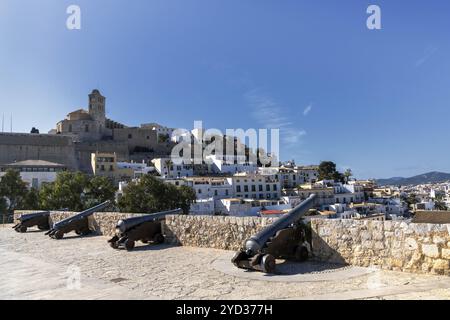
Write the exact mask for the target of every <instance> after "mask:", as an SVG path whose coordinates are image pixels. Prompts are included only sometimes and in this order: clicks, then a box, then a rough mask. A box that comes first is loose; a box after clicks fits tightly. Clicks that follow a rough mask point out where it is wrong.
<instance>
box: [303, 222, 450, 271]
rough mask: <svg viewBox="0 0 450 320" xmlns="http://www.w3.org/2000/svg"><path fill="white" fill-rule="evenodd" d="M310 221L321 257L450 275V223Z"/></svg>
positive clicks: (314, 246)
mask: <svg viewBox="0 0 450 320" xmlns="http://www.w3.org/2000/svg"><path fill="white" fill-rule="evenodd" d="M311 224H312V230H313V232H312V247H313V252H314V255H315V257H316V258H317V259H319V260H322V261H328V262H336V263H346V264H351V265H355V266H363V267H368V266H377V267H380V268H382V269H387V270H394V271H407V272H414V273H433V274H443V275H450V236H449V233H450V224H447V225H439V224H416V223H406V222H395V221H384V222H382V221H367V220H366V221H364V220H324V219H314V220H312V221H311Z"/></svg>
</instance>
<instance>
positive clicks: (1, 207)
mask: <svg viewBox="0 0 450 320" xmlns="http://www.w3.org/2000/svg"><path fill="white" fill-rule="evenodd" d="M6 208H7V205H6V199H5V198H3V197H1V196H0V222H1V223H3V221H6V219H5V218H6V214H7V212H6Z"/></svg>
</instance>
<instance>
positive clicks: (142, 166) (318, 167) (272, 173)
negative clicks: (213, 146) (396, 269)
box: [0, 89, 450, 221]
mask: <svg viewBox="0 0 450 320" xmlns="http://www.w3.org/2000/svg"><path fill="white" fill-rule="evenodd" d="M175 131H176V129H175V128H170V127H166V126H163V125H159V124H156V123H150V124H144V125H141V127H127V126H126V125H124V124H121V123H119V122H116V121H113V120H110V119H108V118H107V117H106V98H105V97H104V96H102V95H101V93H100V91H99V90H97V89H95V90H93V91H92V93H91V94H89V106H88V110H84V109H79V110H76V111H74V112H71V113H69V114H68V115H67V117H66V119H64V120H62V121H60V122H58V123H57V124H56V128H55V129H53V130H51V131H50V132H49V133H48V134H40V133H39V131H38V130H37V129H35V128H33V131H32V133H30V134H25V133H18V134H13V133H8V134H4V133H2V134H0V149H1V151H2V152H1V153H0V154H1V155H2V156H1V158H2V159H0V161H1V162H0V177H1V176H4V175H5V174H6V172H8V170H14V171H16V172H18V173H20V177H21V179H22V180H23V181H24V182H26V183H27V186H28V188H30V189H31V188H32V189H34V190H39V189H41V188H42V187H43V186H45V185H46V184H51V183H54V182H55V181H56V179H57V176H58V175H59V174H60V173H61V172H78V171H81V172H84V173H85V174H87V175H89V176H94V177H104V178H107V179H108V180H109V181H110V182H111V184H112V185H114V187H115V190H116V192H115V199H116V200H117V201H119V200H120V199H121V197H122V196H123V194H124V192H126V190H127V186H128V185H129V184H130V183H137V182H139V180H140V179H141V178H142V177H143V176H145V175H150V176H152V177H154V178H156V179H159V180H160V181H161V182H163V183H164V184H170V185H173V186H175V187H181V186H184V187H188V188H190V189H191V190H192V192H193V193H195V197H194V198H195V199H192V200H193V201H192V203H191V205H190V209H189V214H191V215H227V216H269V217H278V216H281V215H283V214H284V213H286V212H288V211H289V210H291V209H292V208H294V207H296V206H297V205H298V204H299V203H300V202H301V201H303V200H304V199H307V198H308V197H309V196H310V195H311V194H316V195H317V198H316V200H315V203H314V209H315V210H313V211H312V212H311V213H310V214H309V216H308V217H307V219H310V218H322V219H357V220H379V221H384V220H410V219H411V218H412V217H413V213H415V212H420V211H430V212H434V211H438V210H440V211H445V210H447V209H448V207H449V206H450V182H446V183H436V184H424V185H416V186H378V185H377V183H376V181H375V180H358V179H355V178H353V177H352V172H351V170H347V171H346V172H345V173H339V172H338V171H337V170H336V164H334V163H333V162H331V161H323V162H322V163H319V164H315V165H306V164H303V165H300V164H297V163H296V162H295V161H294V160H291V161H287V162H279V161H275V160H274V161H272V162H273V163H271V165H270V166H266V165H261V164H260V163H258V162H259V161H253V162H252V161H249V160H248V159H249V158H248V157H245V156H244V158H243V159H242V161H236V157H235V156H231V157H230V156H229V155H226V156H220V155H212V156H209V157H208V158H207V159H205V161H203V162H202V163H201V164H200V165H199V164H195V163H194V162H193V161H184V162H183V163H181V164H175V163H173V161H172V159H171V157H170V150H171V148H172V147H173V146H174V145H175V143H176V142H177V141H179V139H180V137H179V136H176V135H174V132H175ZM203 133H204V129H202V130H200V131H199V129H193V130H192V131H191V132H190V133H188V134H191V137H190V138H191V139H192V141H193V143H195V142H196V141H197V140H199V136H200V135H202V134H203ZM184 134H185V135H186V133H184ZM220 138H223V139H224V140H225V139H227V138H229V137H220ZM61 139H63V140H61ZM35 141H37V143H35V144H33V142H35ZM42 141H44V142H42ZM199 143H200V144H201V146H202V147H203V148H205V145H204V143H203V142H199ZM235 143H236V145H238V146H239V145H240V146H242V144H240V141H238V140H236V139H235ZM31 144H33V146H30V145H31ZM244 147H245V146H244ZM61 148H64V149H61ZM24 150H25V151H24ZM246 151H247V155H248V152H252V151H251V150H250V151H249V150H246ZM5 201H8V197H5ZM22 209H31V208H22Z"/></svg>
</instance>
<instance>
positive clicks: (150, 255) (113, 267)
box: [0, 226, 450, 300]
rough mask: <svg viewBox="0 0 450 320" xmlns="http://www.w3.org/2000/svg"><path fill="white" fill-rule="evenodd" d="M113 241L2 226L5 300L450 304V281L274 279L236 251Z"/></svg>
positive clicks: (357, 276) (376, 273) (354, 275)
mask: <svg viewBox="0 0 450 320" xmlns="http://www.w3.org/2000/svg"><path fill="white" fill-rule="evenodd" d="M106 240H107V238H105V237H87V238H78V237H75V236H74V235H73V236H72V235H71V234H69V235H68V236H66V238H64V239H63V240H59V241H58V240H53V239H50V238H48V237H46V236H44V234H43V233H41V232H33V231H31V232H29V233H26V234H19V233H16V232H14V231H13V230H12V229H10V228H9V227H4V228H3V227H2V226H0V270H1V272H0V299H239V300H240V299H450V278H449V277H442V276H432V275H416V274H408V273H399V272H390V271H381V270H373V269H365V270H361V269H362V268H359V269H355V268H347V269H345V268H344V269H342V268H338V269H336V270H332V269H330V270H328V271H327V270H322V269H323V267H322V268H321V270H319V271H320V272H318V273H315V272H310V271H314V270H309V269H308V268H311V266H314V265H311V264H310V265H307V267H300V268H304V269H305V268H306V269H305V270H307V272H306V273H302V274H300V275H299V274H297V275H296V274H290V275H276V276H271V277H270V278H268V277H265V276H263V275H262V274H259V273H254V272H246V271H243V270H236V269H233V268H232V267H231V266H230V267H228V266H227V264H226V261H227V260H228V259H229V258H230V256H231V255H232V252H229V251H223V250H213V249H201V248H189V247H171V246H166V245H161V246H137V247H136V249H135V251H133V252H126V251H123V250H120V251H116V250H113V249H112V248H110V247H109V246H108V244H107V243H106ZM292 268H293V267H292V266H291V267H290V268H289V270H292ZM77 270H79V271H80V280H81V281H80V288H77V282H76V281H75V282H74V280H76V279H77V272H76V271H77ZM339 270H340V271H339ZM346 270H347V271H346ZM73 271H75V273H74V272H73ZM334 272H336V273H334ZM338 272H340V273H338ZM291 273H292V272H291ZM321 274H326V277H325V276H324V277H322V278H321ZM303 276H304V277H303ZM289 277H291V278H289ZM308 277H309V278H308Z"/></svg>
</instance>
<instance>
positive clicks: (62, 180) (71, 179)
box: [39, 172, 88, 211]
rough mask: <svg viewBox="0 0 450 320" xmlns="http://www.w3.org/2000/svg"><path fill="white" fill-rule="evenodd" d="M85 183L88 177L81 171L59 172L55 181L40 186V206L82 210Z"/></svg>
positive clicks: (48, 208) (49, 208)
mask: <svg viewBox="0 0 450 320" xmlns="http://www.w3.org/2000/svg"><path fill="white" fill-rule="evenodd" d="M87 184H88V178H87V176H86V175H85V174H83V173H81V172H60V173H58V175H57V177H56V181H55V182H52V183H48V184H44V185H43V186H42V187H41V190H40V192H39V198H40V203H41V207H42V208H43V209H47V210H58V209H61V208H68V209H69V210H71V211H82V210H83V209H84V197H85V189H86V186H87Z"/></svg>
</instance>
